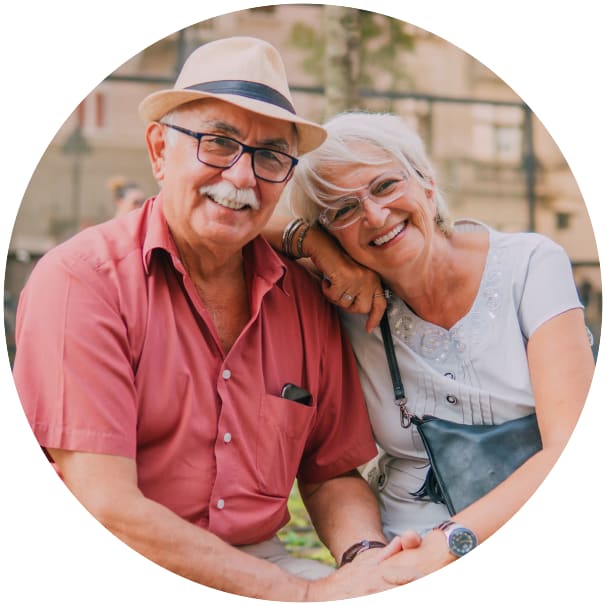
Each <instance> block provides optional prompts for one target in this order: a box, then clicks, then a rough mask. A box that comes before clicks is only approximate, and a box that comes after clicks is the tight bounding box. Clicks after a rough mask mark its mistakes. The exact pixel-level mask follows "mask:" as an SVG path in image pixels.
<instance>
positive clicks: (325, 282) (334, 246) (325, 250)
mask: <svg viewBox="0 0 606 606" xmlns="http://www.w3.org/2000/svg"><path fill="white" fill-rule="evenodd" d="M291 219H292V217H286V216H284V215H279V214H277V213H274V215H273V217H271V219H270V220H269V222H268V223H267V225H266V227H265V229H264V230H263V235H264V236H265V238H266V239H267V241H268V242H269V243H270V244H271V245H272V247H273V248H275V249H276V250H278V251H280V252H283V253H285V254H287V255H289V256H292V257H295V258H299V259H301V262H302V264H304V265H305V267H307V269H308V270H309V271H310V272H311V273H313V274H314V275H317V276H318V277H319V278H320V279H321V280H322V291H323V293H324V296H325V297H326V298H327V299H328V300H329V301H330V302H331V303H333V304H334V305H337V306H338V307H341V308H342V309H344V310H346V311H348V312H352V313H364V314H368V321H367V323H366V330H367V331H368V332H370V331H372V330H373V329H374V328H376V327H377V326H378V325H379V322H380V321H381V317H382V316H383V312H384V311H385V308H386V307H387V302H386V299H385V295H384V290H383V287H382V285H381V280H380V278H379V276H378V275H377V274H376V273H375V272H373V271H371V270H369V269H367V268H366V267H363V266H361V265H359V264H358V263H356V262H355V261H353V260H352V259H351V258H350V257H349V255H347V253H345V251H344V250H343V249H342V248H341V246H340V245H339V243H338V242H337V241H336V240H335V239H334V238H333V237H332V236H331V235H330V234H328V233H327V232H326V231H325V230H324V229H322V228H321V227H320V226H318V225H312V226H311V227H309V229H307V231H306V232H304V237H303V239H302V241H301V246H300V247H298V246H297V245H298V244H299V236H300V235H301V234H302V233H303V230H304V229H305V225H303V226H300V227H299V228H298V229H297V230H296V231H295V232H294V233H293V234H292V238H291V239H290V242H291V246H290V250H283V237H282V236H283V233H284V230H285V229H286V227H287V226H288V224H289V222H290V221H291ZM297 248H300V249H301V250H300V252H302V253H303V256H302V257H301V256H299V254H298V252H297ZM343 295H349V296H350V297H352V299H350V298H349V297H347V296H345V297H344V296H343Z"/></svg>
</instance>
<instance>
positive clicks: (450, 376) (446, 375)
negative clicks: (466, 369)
mask: <svg viewBox="0 0 606 606" xmlns="http://www.w3.org/2000/svg"><path fill="white" fill-rule="evenodd" d="M444 376H445V377H446V378H448V379H452V380H453V381H454V380H455V373H454V372H445V373H444Z"/></svg>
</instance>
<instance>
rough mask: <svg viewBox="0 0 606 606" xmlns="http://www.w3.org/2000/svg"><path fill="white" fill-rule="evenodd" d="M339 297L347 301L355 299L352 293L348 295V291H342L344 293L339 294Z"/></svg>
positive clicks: (350, 301)
mask: <svg viewBox="0 0 606 606" xmlns="http://www.w3.org/2000/svg"><path fill="white" fill-rule="evenodd" d="M341 299H343V300H344V301H346V302H347V303H352V302H353V300H354V299H355V297H352V295H350V294H349V293H347V292H344V293H343V294H342V295H341Z"/></svg>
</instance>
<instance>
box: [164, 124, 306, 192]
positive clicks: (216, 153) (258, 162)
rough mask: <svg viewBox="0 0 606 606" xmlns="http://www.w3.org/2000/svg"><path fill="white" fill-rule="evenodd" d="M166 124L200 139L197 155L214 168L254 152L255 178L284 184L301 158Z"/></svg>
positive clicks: (231, 162) (226, 166)
mask: <svg viewBox="0 0 606 606" xmlns="http://www.w3.org/2000/svg"><path fill="white" fill-rule="evenodd" d="M160 124H163V125H164V126H167V127H168V128H172V129H174V130H176V131H179V132H180V133H183V134H185V135H189V136H190V137H193V138H194V139H197V141H198V150H197V157H198V160H199V161H200V162H202V164H206V165H207V166H212V167H213V168H230V167H232V166H233V165H234V164H235V163H236V162H237V161H238V160H239V159H240V158H241V157H242V154H250V155H251V158H252V169H253V173H254V174H255V177H257V179H261V180H262V181H269V182H270V183H282V182H283V181H286V179H288V176H289V175H290V173H291V172H292V169H293V168H294V167H295V166H296V165H297V163H298V162H299V160H298V159H297V158H295V157H293V156H290V155H289V154H286V153H284V152H281V151H277V150H275V149H269V148H266V147H252V146H251V145H245V144H244V143H240V141H237V140H236V139H232V138H231V137H226V136H225V135H217V134H211V133H197V132H195V131H193V130H189V129H187V128H183V127H181V126H175V125H174V124H167V123H166V122H161V123H160Z"/></svg>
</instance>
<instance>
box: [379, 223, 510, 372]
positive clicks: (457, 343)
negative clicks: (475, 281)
mask: <svg viewBox="0 0 606 606" xmlns="http://www.w3.org/2000/svg"><path fill="white" fill-rule="evenodd" d="M476 225H479V226H481V228H485V227H484V226H482V225H481V224H476ZM501 255H502V251H501V250H500V249H496V250H495V249H494V247H493V242H492V239H491V241H490V248H489V250H488V255H487V259H486V266H485V268H484V273H483V274H482V280H481V282H480V288H479V289H478V294H477V295H476V299H475V300H474V303H473V306H472V308H471V310H470V311H469V313H468V314H467V315H466V316H464V317H463V318H461V319H460V320H459V321H458V322H457V323H456V324H455V325H454V326H453V327H452V328H451V329H450V330H447V329H445V328H442V327H441V326H436V325H435V324H432V323H430V322H426V321H425V320H422V319H421V318H419V317H418V316H416V315H415V314H414V313H413V312H412V311H411V309H410V308H409V307H408V305H406V303H404V301H402V300H401V299H399V298H398V297H396V296H395V295H393V294H392V296H391V297H390V299H389V309H388V312H387V313H388V317H389V323H390V325H391V330H392V332H393V333H394V334H395V335H396V336H397V337H398V338H400V339H402V340H403V341H404V343H405V344H406V345H407V346H408V347H410V348H411V349H412V350H413V351H414V352H415V353H417V354H419V355H421V356H423V357H424V358H425V359H427V360H428V361H430V362H433V363H434V364H436V363H437V364H443V363H446V362H449V361H450V362H452V361H453V359H457V358H461V357H466V356H469V355H470V353H471V352H470V350H472V349H478V348H481V347H482V345H483V343H484V342H486V341H487V340H488V335H489V333H490V329H491V324H492V323H494V320H495V319H496V318H497V316H498V311H499V309H500V307H501V303H502V300H503V265H502V257H501Z"/></svg>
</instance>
